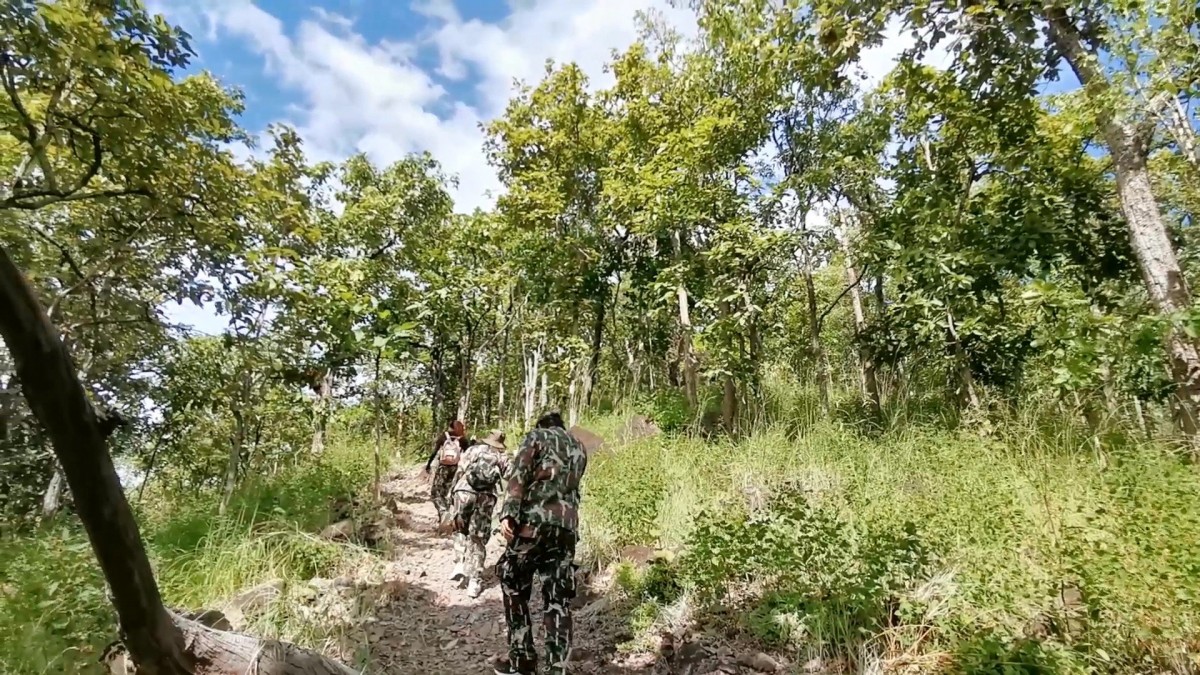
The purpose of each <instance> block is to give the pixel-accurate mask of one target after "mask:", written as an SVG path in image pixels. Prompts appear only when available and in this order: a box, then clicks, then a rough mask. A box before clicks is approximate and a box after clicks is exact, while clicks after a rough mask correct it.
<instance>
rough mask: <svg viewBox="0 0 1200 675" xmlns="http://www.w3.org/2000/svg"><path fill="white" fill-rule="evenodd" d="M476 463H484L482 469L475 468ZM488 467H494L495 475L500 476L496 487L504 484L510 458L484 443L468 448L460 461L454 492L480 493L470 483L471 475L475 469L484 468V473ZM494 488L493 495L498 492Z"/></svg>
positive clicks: (455, 476)
mask: <svg viewBox="0 0 1200 675" xmlns="http://www.w3.org/2000/svg"><path fill="white" fill-rule="evenodd" d="M476 462H483V466H482V467H475V466H474V464H475V463H476ZM488 467H494V468H495V473H496V475H497V476H498V479H497V480H496V487H499V486H500V483H501V482H503V480H504V476H505V474H507V473H508V457H507V456H506V455H505V454H504V453H503V452H500V451H499V450H496V449H494V448H492V447H491V446H488V445H485V444H483V443H477V444H475V445H472V446H471V447H469V448H467V451H466V452H464V453H463V455H462V457H461V458H460V459H459V460H458V471H457V472H456V473H455V474H454V483H453V486H454V487H452V488H451V491H452V492H478V490H476V489H475V488H474V487H472V486H471V483H470V480H469V479H470V474H471V473H472V471H474V470H475V469H479V468H483V469H484V472H486V469H487V468H488ZM496 487H493V488H492V490H491V491H490V492H492V493H493V494H494V493H495V491H496Z"/></svg>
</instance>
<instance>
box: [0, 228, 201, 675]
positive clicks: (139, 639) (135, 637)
mask: <svg viewBox="0 0 1200 675" xmlns="http://www.w3.org/2000/svg"><path fill="white" fill-rule="evenodd" d="M0 334H2V335H3V336H4V342H5V344H6V345H7V346H8V350H9V352H10V353H11V354H12V358H13V361H14V363H15V365H16V370H17V374H18V376H19V377H20V379H21V389H22V391H23V392H24V394H25V398H26V400H27V401H28V402H29V407H30V408H31V409H32V410H33V413H34V415H35V416H36V417H37V419H38V421H39V422H40V423H41V424H42V427H43V428H44V429H46V432H47V434H49V436H50V440H51V443H52V445H53V448H54V453H55V455H57V457H58V461H59V463H60V465H61V467H62V471H63V475H64V476H65V477H66V481H67V485H68V486H69V487H70V489H71V494H72V495H73V496H74V499H75V506H76V509H77V511H78V512H79V517H80V519H81V520H82V521H83V525H84V528H85V529H86V530H87V533H88V540H89V541H90V542H91V544H92V550H93V551H95V553H96V558H97V560H98V561H99V562H100V567H101V568H102V569H103V571H104V577H105V579H107V580H108V583H109V586H110V587H111V589H112V595H113V599H114V604H115V606H116V610H117V615H118V617H119V618H120V622H121V628H122V630H123V631H124V633H125V635H126V636H127V643H128V645H129V649H130V652H131V653H132V654H133V656H134V658H135V659H136V660H137V662H138V663H139V664H140V665H141V670H142V672H143V673H145V675H182V674H184V673H191V672H192V665H193V663H194V660H193V659H192V658H190V657H189V656H188V655H187V654H185V652H184V649H185V645H184V639H183V635H182V634H181V633H180V631H179V630H178V628H176V627H175V626H174V624H172V623H171V618H170V616H169V615H168V614H167V611H166V608H164V607H163V604H162V599H161V597H160V596H159V592H158V586H157V584H156V583H155V581H154V574H153V572H152V571H151V569H150V561H149V559H148V558H147V557H146V549H145V548H144V546H143V545H142V539H141V536H140V535H139V534H138V529H137V523H136V521H135V520H134V518H133V512H132V511H131V510H130V508H129V502H128V501H126V499H125V493H124V491H123V490H122V489H121V482H120V480H119V479H118V478H117V472H116V469H115V468H114V467H113V463H112V458H111V457H109V455H108V450H107V448H106V447H105V436H106V433H105V430H104V429H102V427H101V420H100V419H99V418H98V417H97V415H96V412H95V410H93V409H92V406H91V403H89V402H88V399H87V395H86V394H85V393H84V391H83V387H82V386H81V385H80V383H79V380H78V379H77V378H76V376H75V366H74V363H73V362H72V359H71V356H70V354H68V353H67V351H66V349H65V348H64V347H63V345H62V341H61V340H59V339H58V335H57V333H56V332H55V330H54V327H53V326H52V325H51V324H50V321H49V319H47V318H46V314H45V312H44V311H43V310H42V308H41V306H40V305H39V304H38V301H37V296H36V295H34V292H33V289H32V288H30V287H29V284H28V283H27V282H26V281H25V279H24V277H23V276H22V275H21V273H20V272H19V271H18V270H17V268H16V267H15V266H14V265H13V264H12V260H11V259H10V258H9V257H8V252H7V251H5V250H4V249H3V248H0ZM106 426H108V425H107V424H106ZM109 431H111V429H109Z"/></svg>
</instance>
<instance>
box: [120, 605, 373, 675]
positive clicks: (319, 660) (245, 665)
mask: <svg viewBox="0 0 1200 675" xmlns="http://www.w3.org/2000/svg"><path fill="white" fill-rule="evenodd" d="M171 618H172V620H173V621H174V624H175V626H176V627H178V629H179V631H180V632H181V633H183V636H184V640H185V641H186V642H187V644H188V645H189V652H190V653H191V654H192V655H193V656H194V657H195V660H196V666H195V669H194V670H192V671H190V672H191V673H192V674H193V675H233V674H234V673H236V674H237V675H243V674H244V673H261V674H262V675H268V674H271V675H354V674H355V673H356V671H354V670H352V669H350V668H347V667H346V666H343V665H342V664H340V663H337V662H334V661H330V660H329V659H327V658H325V657H323V656H321V655H319V654H315V653H313V652H310V651H307V650H305V649H301V648H300V647H297V646H295V645H292V644H288V643H286V642H279V641H277V640H261V639H259V638H256V637H251V636H249V635H241V634H239V633H229V632H224V631H220V630H215V629H212V628H209V627H208V626H205V625H204V624H202V623H200V622H198V621H192V620H191V619H186V618H184V617H181V616H179V615H177V614H171ZM124 659H125V654H124V649H123V648H122V647H120V646H118V647H116V648H114V649H111V650H110V651H109V652H107V654H106V656H105V658H104V660H105V661H106V662H107V664H108V667H109V672H110V673H112V674H113V675H125V673H126V672H127V670H126V668H125V663H124Z"/></svg>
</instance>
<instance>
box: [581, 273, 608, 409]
mask: <svg viewBox="0 0 1200 675" xmlns="http://www.w3.org/2000/svg"><path fill="white" fill-rule="evenodd" d="M607 288H608V287H607V286H606V287H605V292H604V293H603V294H601V297H599V298H597V299H596V311H595V314H596V315H595V317H594V318H593V321H592V355H591V359H590V360H589V361H588V369H587V376H586V377H585V378H584V381H583V403H584V405H588V406H590V405H591V404H592V390H593V389H594V388H595V386H596V382H597V381H598V378H599V377H600V350H601V347H602V345H603V342H604V321H605V319H606V317H607V316H608V292H607Z"/></svg>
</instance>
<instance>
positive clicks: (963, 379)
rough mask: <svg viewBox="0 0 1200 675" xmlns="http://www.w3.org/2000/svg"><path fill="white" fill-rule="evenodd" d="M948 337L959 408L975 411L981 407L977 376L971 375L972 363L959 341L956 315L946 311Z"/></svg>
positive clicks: (948, 310)
mask: <svg viewBox="0 0 1200 675" xmlns="http://www.w3.org/2000/svg"><path fill="white" fill-rule="evenodd" d="M946 335H947V337H949V339H950V346H951V348H952V349H953V350H954V369H955V374H956V375H957V377H958V387H957V392H958V401H959V406H960V407H963V408H967V409H971V410H974V409H976V408H978V407H979V396H978V394H976V392H975V376H974V375H973V374H972V373H971V363H970V361H969V360H968V359H967V351H966V350H965V349H963V346H962V341H961V340H959V339H958V329H957V328H955V326H954V315H953V314H952V313H951V312H950V309H949V308H947V309H946Z"/></svg>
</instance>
